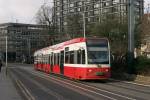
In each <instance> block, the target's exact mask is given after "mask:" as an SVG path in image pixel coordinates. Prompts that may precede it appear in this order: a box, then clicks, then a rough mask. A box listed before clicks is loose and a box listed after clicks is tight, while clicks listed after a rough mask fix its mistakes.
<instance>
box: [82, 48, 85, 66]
mask: <svg viewBox="0 0 150 100" xmlns="http://www.w3.org/2000/svg"><path fill="white" fill-rule="evenodd" d="M82 64H85V50H82Z"/></svg>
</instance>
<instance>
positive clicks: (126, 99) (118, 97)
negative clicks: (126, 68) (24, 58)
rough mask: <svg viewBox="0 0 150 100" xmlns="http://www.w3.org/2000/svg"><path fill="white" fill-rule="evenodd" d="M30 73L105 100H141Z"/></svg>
mask: <svg viewBox="0 0 150 100" xmlns="http://www.w3.org/2000/svg"><path fill="white" fill-rule="evenodd" d="M31 73H32V74H33V73H34V75H36V76H38V77H39V76H40V77H42V78H44V79H46V80H49V79H50V80H55V81H58V82H60V83H63V84H67V85H73V87H75V88H80V89H81V90H85V91H88V92H90V93H93V94H96V95H100V96H103V97H105V98H107V99H111V100H136V99H140V100H142V99H141V98H134V97H131V96H128V95H120V94H117V93H113V92H111V91H107V90H105V89H100V88H98V87H95V86H91V85H87V84H84V83H79V82H75V81H72V80H68V79H64V78H61V77H58V76H55V75H50V76H48V75H47V74H43V73H39V72H35V71H31ZM58 79H59V80H58ZM60 80H61V81H60ZM62 80H63V81H62ZM113 97H114V98H113Z"/></svg>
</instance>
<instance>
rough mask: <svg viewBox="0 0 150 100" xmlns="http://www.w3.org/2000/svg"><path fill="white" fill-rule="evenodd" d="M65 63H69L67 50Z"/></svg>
mask: <svg viewBox="0 0 150 100" xmlns="http://www.w3.org/2000/svg"><path fill="white" fill-rule="evenodd" d="M65 63H67V64H69V63H70V61H69V52H65Z"/></svg>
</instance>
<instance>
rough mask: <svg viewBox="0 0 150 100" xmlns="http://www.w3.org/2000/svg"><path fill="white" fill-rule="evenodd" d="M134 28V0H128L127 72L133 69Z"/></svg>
mask: <svg viewBox="0 0 150 100" xmlns="http://www.w3.org/2000/svg"><path fill="white" fill-rule="evenodd" d="M134 29H135V14H134V0H128V72H129V73H132V72H133V70H134V67H133V61H134Z"/></svg>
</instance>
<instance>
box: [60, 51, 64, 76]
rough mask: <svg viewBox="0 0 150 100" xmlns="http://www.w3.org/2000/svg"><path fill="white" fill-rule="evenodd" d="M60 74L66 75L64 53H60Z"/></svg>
mask: <svg viewBox="0 0 150 100" xmlns="http://www.w3.org/2000/svg"><path fill="white" fill-rule="evenodd" d="M60 73H61V74H64V51H61V53H60Z"/></svg>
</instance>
